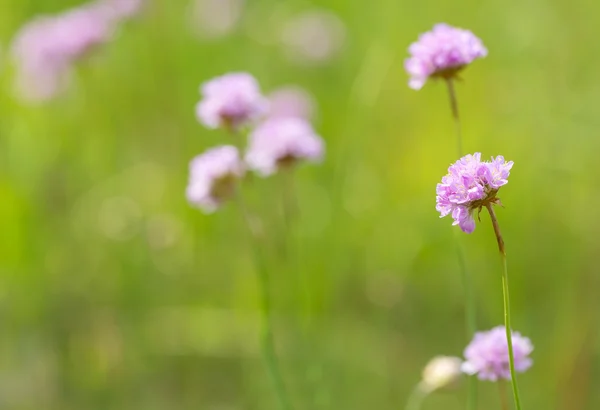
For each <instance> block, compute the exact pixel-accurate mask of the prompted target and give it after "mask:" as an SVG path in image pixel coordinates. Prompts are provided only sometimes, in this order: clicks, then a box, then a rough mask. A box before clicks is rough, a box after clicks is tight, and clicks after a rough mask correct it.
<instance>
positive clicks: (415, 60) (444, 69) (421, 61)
mask: <svg viewBox="0 0 600 410" xmlns="http://www.w3.org/2000/svg"><path fill="white" fill-rule="evenodd" d="M408 51H409V53H410V58H408V59H406V61H405V62H404V67H405V68H406V71H407V72H408V74H409V75H410V80H409V82H408V85H409V86H410V88H413V89H415V90H419V89H420V88H421V87H423V85H424V84H425V82H426V81H427V79H428V78H430V77H441V78H452V77H455V76H456V75H457V73H458V72H459V71H460V70H461V69H463V68H464V67H465V66H466V65H468V64H470V63H471V62H473V61H474V60H476V59H478V58H482V57H485V56H486V55H487V49H486V48H485V46H484V45H483V42H482V41H481V40H480V39H479V38H478V37H476V36H475V35H474V34H473V33H471V32H470V31H469V30H464V29H460V28H456V27H452V26H449V25H447V24H436V25H435V26H434V27H433V30H431V31H428V32H426V33H423V34H421V35H420V36H419V40H418V41H417V42H415V43H412V44H411V45H410V47H409V48H408Z"/></svg>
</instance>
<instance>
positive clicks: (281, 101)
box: [268, 86, 315, 120]
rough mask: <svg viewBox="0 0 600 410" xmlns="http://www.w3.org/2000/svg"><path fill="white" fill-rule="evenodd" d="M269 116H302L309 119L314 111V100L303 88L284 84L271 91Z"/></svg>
mask: <svg viewBox="0 0 600 410" xmlns="http://www.w3.org/2000/svg"><path fill="white" fill-rule="evenodd" d="M268 98H269V102H270V104H269V114H268V117H269V118H289V117H292V118H303V119H305V120H310V119H311V118H312V117H313V115H314V112H315V100H314V99H313V97H312V96H311V95H310V94H309V93H308V92H307V91H306V90H304V89H303V88H301V87H297V86H284V87H280V88H278V89H277V90H275V91H273V92H271V94H269V96H268Z"/></svg>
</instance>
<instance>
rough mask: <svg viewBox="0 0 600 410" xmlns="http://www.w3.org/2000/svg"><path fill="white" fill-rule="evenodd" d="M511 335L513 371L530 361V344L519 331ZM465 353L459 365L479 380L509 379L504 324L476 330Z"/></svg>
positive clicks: (525, 368) (528, 366)
mask: <svg viewBox="0 0 600 410" xmlns="http://www.w3.org/2000/svg"><path fill="white" fill-rule="evenodd" d="M511 335H512V336H511V337H512V345H513V355H514V364H515V371H517V372H524V371H526V370H527V369H529V368H530V367H531V365H532V364H533V361H532V360H531V358H530V357H529V355H530V354H531V352H532V351H533V345H532V343H531V340H529V339H528V338H527V337H524V336H521V334H520V333H518V332H511ZM464 355H465V359H466V361H465V362H464V363H463V365H462V370H463V372H465V373H467V374H470V375H477V377H478V378H479V379H480V380H490V381H497V380H499V379H507V380H510V378H511V377H510V367H509V354H508V343H507V340H506V328H505V327H504V326H497V327H495V328H493V329H491V330H489V331H487V332H478V333H476V334H475V336H474V338H473V340H472V341H471V343H470V344H469V345H468V346H467V348H466V349H465V351H464Z"/></svg>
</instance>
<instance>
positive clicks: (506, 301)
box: [485, 203, 521, 410]
mask: <svg viewBox="0 0 600 410" xmlns="http://www.w3.org/2000/svg"><path fill="white" fill-rule="evenodd" d="M485 207H486V208H487V210H488V212H489V214H490V218H491V219H492V225H493V226H494V233H495V234H496V240H497V241H498V249H499V250H500V256H501V257H502V266H503V269H502V294H503V297H504V326H505V328H506V342H507V344H508V361H509V366H510V382H511V384H512V390H513V396H514V398H515V407H516V409H517V410H521V398H520V397H519V386H518V385H517V375H516V372H515V358H514V354H513V344H512V330H511V326H510V296H509V293H508V265H507V263H506V248H505V246H504V239H502V234H501V233H500V225H498V220H497V219H496V214H495V213H494V209H493V208H492V204H490V203H487V204H486V205H485Z"/></svg>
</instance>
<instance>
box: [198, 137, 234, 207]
mask: <svg viewBox="0 0 600 410" xmlns="http://www.w3.org/2000/svg"><path fill="white" fill-rule="evenodd" d="M244 172H245V171H244V165H243V163H242V161H241V159H240V155H239V153H238V150H237V148H235V147H233V146H230V145H224V146H220V147H216V148H212V149H209V150H208V151H206V152H204V153H203V154H201V155H198V156H197V157H196V158H194V159H193V160H192V162H191V163H190V180H189V183H188V186H187V190H186V195H187V199H188V201H190V202H191V203H192V204H193V205H195V206H197V207H198V208H201V209H203V210H204V211H205V212H207V213H210V212H214V211H215V210H216V209H217V208H218V207H219V206H220V205H221V204H222V203H223V202H225V201H226V200H228V199H230V198H231V197H232V196H233V195H234V193H235V188H236V185H237V182H238V180H239V179H240V178H242V177H243V176H244Z"/></svg>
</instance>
